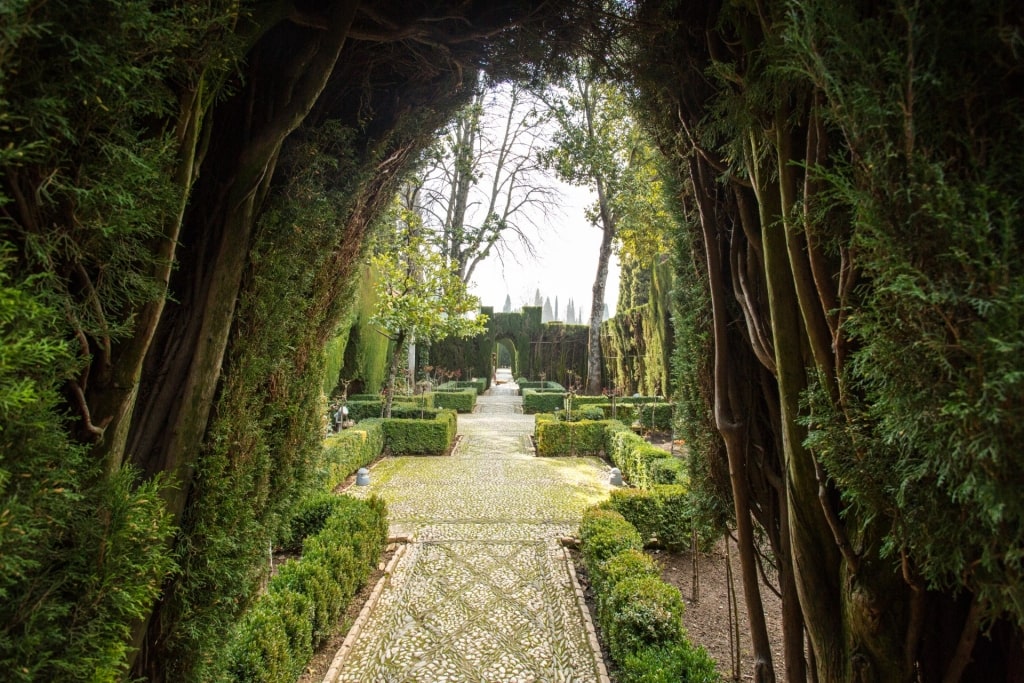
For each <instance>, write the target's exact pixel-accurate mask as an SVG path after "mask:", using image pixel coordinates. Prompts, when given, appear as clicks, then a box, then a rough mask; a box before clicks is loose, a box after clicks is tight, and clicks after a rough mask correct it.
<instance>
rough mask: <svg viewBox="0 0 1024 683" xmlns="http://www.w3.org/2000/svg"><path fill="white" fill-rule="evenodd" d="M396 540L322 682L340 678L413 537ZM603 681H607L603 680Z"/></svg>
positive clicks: (333, 681) (329, 682) (332, 682)
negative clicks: (385, 564) (395, 546)
mask: <svg viewBox="0 0 1024 683" xmlns="http://www.w3.org/2000/svg"><path fill="white" fill-rule="evenodd" d="M394 542H396V543H398V544H399V546H398V548H397V549H396V550H395V554H394V555H393V556H392V557H391V561H390V562H388V566H387V567H385V568H384V576H382V577H380V579H378V581H377V585H376V586H374V587H373V592H371V593H370V597H368V598H367V599H366V602H365V603H364V604H363V609H362V610H360V612H359V616H358V617H356V620H355V623H353V624H352V628H350V629H349V631H348V635H346V636H345V642H343V643H342V644H341V647H340V648H339V649H338V652H337V653H336V654H335V655H334V660H333V661H331V666H330V668H328V669H327V673H326V674H324V679H323V682H322V683H335V682H336V681H337V680H338V676H340V675H341V667H342V666H343V665H344V663H345V658H346V657H347V656H348V653H349V652H350V651H351V650H352V646H353V645H354V644H355V642H356V638H358V637H359V632H360V631H362V630H363V626H364V625H365V624H366V621H367V620H368V619H369V618H370V613H371V612H372V611H373V608H374V606H375V605H376V604H377V600H378V599H379V598H380V594H381V593H382V592H383V591H384V587H385V586H386V585H387V584H388V583H389V582H390V581H391V575H392V574H394V572H395V567H396V566H398V562H399V560H401V559H402V556H403V555H405V549H406V548H408V547H409V543H410V542H411V539H409V538H396V539H395V540H394ZM601 683H606V682H605V681H603V680H602V682H601Z"/></svg>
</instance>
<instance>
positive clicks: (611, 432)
mask: <svg viewBox="0 0 1024 683" xmlns="http://www.w3.org/2000/svg"><path fill="white" fill-rule="evenodd" d="M606 424H608V425H609V426H608V428H607V429H606V430H605V444H604V448H605V455H607V456H608V459H609V460H611V461H612V463H614V464H615V466H616V467H618V468H619V470H621V471H622V476H623V477H625V478H626V480H627V481H629V482H630V483H631V484H633V485H634V486H637V487H639V488H648V487H650V486H653V485H654V484H674V483H685V482H686V468H685V467H684V466H683V465H682V461H679V463H675V462H673V461H675V460H677V458H675V457H674V456H673V455H672V454H670V453H669V452H667V451H665V450H662V449H661V448H658V447H656V446H652V445H651V444H649V443H647V442H646V441H644V439H643V438H642V437H640V436H639V435H637V434H634V433H633V432H632V431H631V430H630V429H629V428H627V427H626V426H625V425H623V424H621V423H619V422H614V421H610V422H608V423H606Z"/></svg>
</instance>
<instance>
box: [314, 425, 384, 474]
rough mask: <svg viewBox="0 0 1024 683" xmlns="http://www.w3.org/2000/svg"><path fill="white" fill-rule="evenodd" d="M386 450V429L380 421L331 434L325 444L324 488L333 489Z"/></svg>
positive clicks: (322, 470) (322, 469) (322, 472)
mask: <svg viewBox="0 0 1024 683" xmlns="http://www.w3.org/2000/svg"><path fill="white" fill-rule="evenodd" d="M383 449H384V429H383V428H382V427H381V425H380V422H379V421H377V422H374V421H366V422H360V423H359V424H358V425H356V426H355V427H351V428H349V429H345V430H342V431H341V432H338V433H337V434H331V435H329V436H328V437H327V439H326V440H325V441H324V461H323V465H322V468H321V474H320V479H321V482H322V488H323V489H326V490H327V491H331V490H333V489H334V488H335V487H336V486H337V485H338V484H340V483H342V482H343V481H345V479H346V478H347V477H348V476H349V475H350V474H352V473H353V472H355V471H356V470H358V469H359V468H360V467H366V466H367V465H369V464H370V463H371V462H373V461H374V460H375V459H376V458H377V456H378V455H380V453H381V451H382V450H383Z"/></svg>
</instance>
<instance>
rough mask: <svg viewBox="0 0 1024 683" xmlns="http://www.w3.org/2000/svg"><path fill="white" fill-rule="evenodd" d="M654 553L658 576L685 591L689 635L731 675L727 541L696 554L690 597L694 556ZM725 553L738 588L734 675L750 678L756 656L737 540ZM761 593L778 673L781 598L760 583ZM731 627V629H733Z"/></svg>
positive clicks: (782, 666)
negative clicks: (696, 587)
mask: <svg viewBox="0 0 1024 683" xmlns="http://www.w3.org/2000/svg"><path fill="white" fill-rule="evenodd" d="M651 554H652V556H653V557H654V558H655V559H656V560H657V561H658V562H659V563H660V564H661V566H662V568H663V569H662V578H663V579H664V580H665V581H666V582H668V583H670V584H672V585H674V586H676V587H677V588H678V589H679V592H680V593H682V594H683V600H684V601H685V602H686V611H685V612H684V613H683V623H684V624H685V625H686V630H687V633H688V634H689V636H690V641H691V642H693V643H694V644H695V645H700V646H702V647H704V649H705V650H707V651H708V654H710V655H711V657H712V658H713V659H714V660H715V662H717V663H718V670H719V671H720V672H721V673H722V675H723V677H724V678H726V679H727V680H728V679H733V678H734V674H735V673H737V672H735V671H734V668H733V657H732V656H731V655H730V652H731V639H730V635H729V633H730V627H731V620H730V618H729V613H730V610H729V598H728V585H729V582H728V580H727V574H728V572H727V571H726V542H725V540H722V541H720V542H719V543H718V544H717V545H716V546H715V548H714V549H713V550H712V552H711V553H709V554H707V555H699V557H698V581H699V588H700V591H699V594H698V596H697V600H696V601H695V600H694V599H693V556H692V555H691V554H690V553H689V552H682V553H670V552H657V551H655V552H652V553H651ZM729 554H730V560H731V565H732V580H733V585H734V586H735V589H736V601H737V605H736V608H737V609H736V611H737V613H738V617H739V619H738V626H739V629H738V630H739V641H740V647H739V651H740V662H739V670H738V677H735V680H739V681H745V680H753V671H754V658H753V653H752V651H751V646H750V629H749V628H748V625H747V623H748V622H747V614H746V610H745V609H744V606H743V605H744V602H743V587H742V585H741V582H740V576H739V558H738V556H737V553H736V545H735V543H734V542H733V541H732V540H730V541H729ZM761 597H762V600H763V603H764V610H765V620H766V621H767V624H768V638H769V639H770V640H771V644H772V660H773V664H774V667H775V672H776V674H778V673H780V672H782V671H785V661H784V660H783V652H782V604H781V602H780V601H779V599H778V597H777V596H776V595H775V593H773V592H772V591H771V590H770V589H768V588H766V587H765V586H764V585H762V586H761ZM733 630H734V631H735V629H733Z"/></svg>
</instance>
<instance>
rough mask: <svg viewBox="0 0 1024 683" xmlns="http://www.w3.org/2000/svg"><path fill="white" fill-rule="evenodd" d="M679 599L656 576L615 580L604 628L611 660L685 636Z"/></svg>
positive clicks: (677, 595)
mask: <svg viewBox="0 0 1024 683" xmlns="http://www.w3.org/2000/svg"><path fill="white" fill-rule="evenodd" d="M683 609H684V607H683V596H682V595H680V594H679V589H678V588H676V587H675V586H670V585H668V584H667V583H665V582H664V581H662V580H661V578H660V577H657V576H629V577H627V578H623V579H621V580H619V581H618V582H617V583H616V584H614V586H613V587H612V589H611V593H610V594H609V595H608V599H607V609H606V610H605V612H606V614H607V617H606V619H605V623H603V624H602V626H603V627H604V633H605V637H606V638H607V639H608V650H609V651H610V652H611V655H612V659H614V660H615V661H617V662H618V661H622V660H623V659H625V658H626V655H629V654H632V653H633V652H636V651H637V650H642V649H645V648H649V647H664V646H666V645H671V644H673V643H678V642H680V641H681V640H683V639H684V638H685V637H686V631H685V629H683Z"/></svg>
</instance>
